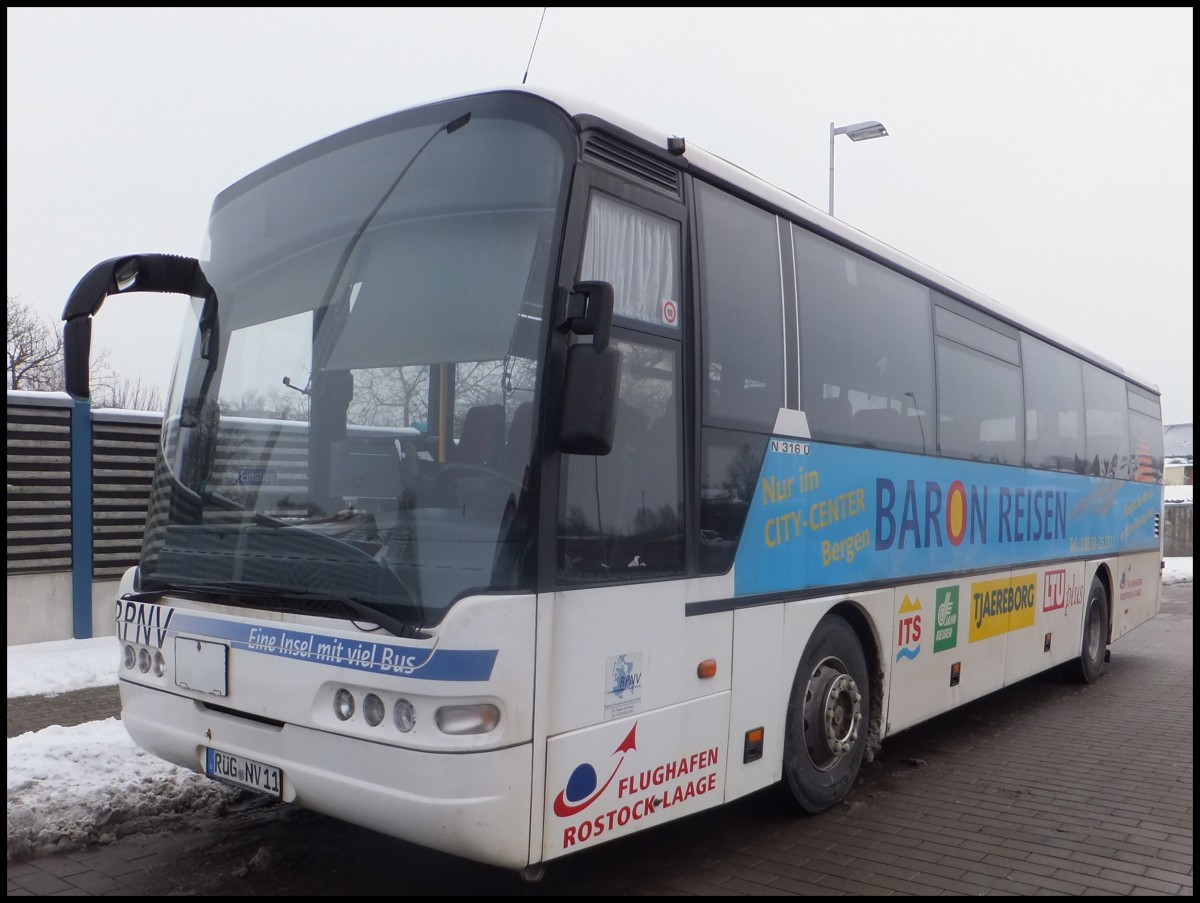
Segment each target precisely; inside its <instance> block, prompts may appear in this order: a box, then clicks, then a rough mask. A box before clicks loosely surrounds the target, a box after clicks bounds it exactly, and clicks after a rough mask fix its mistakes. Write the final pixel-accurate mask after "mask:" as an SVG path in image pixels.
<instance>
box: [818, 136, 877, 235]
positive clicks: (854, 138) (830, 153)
mask: <svg viewBox="0 0 1200 903" xmlns="http://www.w3.org/2000/svg"><path fill="white" fill-rule="evenodd" d="M838 135H846V136H848V137H849V138H850V140H851V141H866V140H867V139H868V138H886V137H887V129H885V128H884V127H883V123H882V122H876V121H875V120H874V119H872V120H871V121H869V122H856V123H854V124H853V125H842V126H836V127H835V126H834V124H833V123H832V122H831V123H829V215H830V216H833V139H834V138H836V137H837V136H838Z"/></svg>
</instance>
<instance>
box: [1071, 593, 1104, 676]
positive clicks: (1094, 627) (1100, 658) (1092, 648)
mask: <svg viewBox="0 0 1200 903" xmlns="http://www.w3.org/2000/svg"><path fill="white" fill-rule="evenodd" d="M1107 660H1108V591H1107V590H1106V589H1105V588H1104V581H1102V580H1101V579H1100V578H1099V577H1093V578H1092V588H1091V589H1090V590H1089V591H1088V600H1087V608H1085V609H1084V612H1083V643H1082V646H1081V648H1080V650H1079V658H1077V659H1076V660H1075V661H1074V662H1072V663H1071V666H1072V667H1071V671H1072V675H1073V676H1074V678H1075V679H1076V680H1077V681H1079V682H1080V683H1085V684H1094V683H1095V682H1096V681H1098V680H1099V679H1100V675H1102V674H1103V673H1104V663H1105V662H1106V661H1107Z"/></svg>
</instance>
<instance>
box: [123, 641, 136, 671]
mask: <svg viewBox="0 0 1200 903" xmlns="http://www.w3.org/2000/svg"><path fill="white" fill-rule="evenodd" d="M136 664H137V652H136V651H134V648H133V647H132V646H129V645H127V646H126V647H125V667H126V668H127V669H128V670H130V671H132V670H133V666H134V665H136Z"/></svg>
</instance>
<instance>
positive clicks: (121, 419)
mask: <svg viewBox="0 0 1200 903" xmlns="http://www.w3.org/2000/svg"><path fill="white" fill-rule="evenodd" d="M73 405H74V402H72V401H71V399H70V397H69V396H67V395H66V394H64V393H61V392H20V391H9V393H8V474H7V482H8V573H9V574H36V573H47V572H53V571H67V570H71V567H72V563H73V561H72V555H71V512H72V505H71V415H72V408H73ZM161 429H162V415H161V414H155V413H150V412H146V411H113V410H98V411H91V433H92V438H91V446H90V457H91V475H92V504H91V512H92V513H91V518H92V520H91V534H92V562H91V573H92V577H93V578H94V579H106V578H116V577H120V575H121V574H122V573H123V572H124V571H125V569H126V568H128V567H130V566H131V565H134V564H136V563H137V559H138V551H139V549H140V548H141V544H142V534H143V532H144V531H145V526H146V507H147V502H148V500H149V497H150V480H151V477H152V476H153V474H154V453H155V448H156V446H157V444H158V437H159V433H160V431H161Z"/></svg>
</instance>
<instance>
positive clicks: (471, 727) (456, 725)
mask: <svg viewBox="0 0 1200 903" xmlns="http://www.w3.org/2000/svg"><path fill="white" fill-rule="evenodd" d="M435 720H436V721H437V726H438V730H440V731H441V732H442V733H443V734H486V733H487V732H488V731H492V730H495V729H496V725H498V724H499V723H500V709H498V708H497V707H496V706H494V705H492V704H491V703H489V702H481V703H479V704H477V705H444V706H442V707H441V708H440V709H438V710H437V716H436V718H435Z"/></svg>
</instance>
